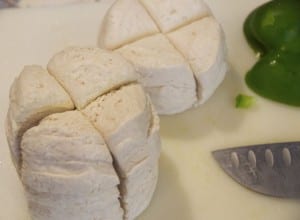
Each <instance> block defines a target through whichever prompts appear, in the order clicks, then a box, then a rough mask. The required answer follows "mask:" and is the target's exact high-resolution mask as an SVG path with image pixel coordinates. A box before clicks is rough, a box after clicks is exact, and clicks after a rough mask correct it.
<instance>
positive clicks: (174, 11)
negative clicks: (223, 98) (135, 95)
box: [99, 0, 227, 115]
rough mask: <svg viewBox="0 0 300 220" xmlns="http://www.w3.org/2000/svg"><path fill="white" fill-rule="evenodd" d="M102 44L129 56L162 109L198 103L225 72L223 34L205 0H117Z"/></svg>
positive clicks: (172, 110) (171, 110)
mask: <svg viewBox="0 0 300 220" xmlns="http://www.w3.org/2000/svg"><path fill="white" fill-rule="evenodd" d="M99 46H100V47H101V48H105V49H110V50H115V51H117V52H119V53H120V54H121V55H122V56H123V57H124V58H125V59H127V60H128V61H130V62H131V63H132V64H133V65H134V66H135V69H136V70H137V72H138V74H139V75H140V78H139V82H140V83H141V84H143V85H144V86H145V88H146V91H147V92H148V94H149V95H150V97H151V100H152V101H153V104H154V106H155V108H156V110H157V112H158V113H159V114H160V115H172V114H176V113H181V112H184V111H186V110H188V109H190V108H192V107H194V106H199V105H201V104H203V103H205V102H206V101H208V99H209V98H210V97H211V96H212V95H213V93H214V92H215V90H216V89H217V87H218V86H219V85H220V84H221V83H222V81H223V79H224V77H225V73H226V72H227V61H226V54H227V53H226V42H225V36H224V33H223V30H222V27H221V26H220V24H219V22H218V21H217V19H216V18H215V17H214V15H213V13H212V11H211V10H210V8H209V6H208V5H207V4H206V3H205V1H203V0H188V1H183V0H175V1H171V0H165V1H157V0H119V1H117V2H115V4H113V6H112V7H111V8H110V9H109V10H108V12H107V14H106V15H105V17H104V20H103V24H102V26H101V28H100V33H99Z"/></svg>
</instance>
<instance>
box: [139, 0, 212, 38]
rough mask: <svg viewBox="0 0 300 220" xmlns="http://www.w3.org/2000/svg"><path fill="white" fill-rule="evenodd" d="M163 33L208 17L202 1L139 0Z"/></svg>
mask: <svg viewBox="0 0 300 220" xmlns="http://www.w3.org/2000/svg"><path fill="white" fill-rule="evenodd" d="M140 1H141V2H142V4H143V5H144V6H145V8H146V9H147V11H148V12H149V14H150V15H151V17H152V18H153V19H154V20H155V22H156V24H157V25H158V26H159V28H160V30H161V31H162V32H163V33H167V32H170V31H172V30H174V29H177V28H179V27H182V26H184V25H187V24H189V23H191V22H193V21H196V20H199V19H201V18H203V17H205V16H208V15H209V14H210V13H211V12H210V9H209V7H208V6H207V5H206V3H205V2H204V1H202V0H184V1H183V0H140Z"/></svg>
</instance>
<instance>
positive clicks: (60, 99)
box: [6, 65, 74, 172]
mask: <svg viewBox="0 0 300 220" xmlns="http://www.w3.org/2000/svg"><path fill="white" fill-rule="evenodd" d="M73 108H74V105H73V103H72V101H71V99H70V97H69V96H68V95H67V93H66V92H65V91H64V90H63V88H62V87H61V86H60V85H59V84H58V83H57V82H56V81H55V79H54V78H53V77H52V76H51V75H49V73H48V72H47V71H46V70H45V69H43V68H42V67H40V66H36V65H33V66H26V67H24V69H23V70H22V72H21V73H20V75H19V77H18V78H16V79H15V81H14V83H13V85H12V86H11V89H10V105H9V110H8V113H7V118H6V135H7V140H8V144H9V147H10V151H11V157H12V161H13V162H14V165H15V166H16V169H17V171H18V172H19V171H20V167H19V166H20V141H21V137H22V135H23V133H24V132H25V131H26V130H27V129H28V128H30V127H32V126H33V125H34V124H36V123H37V122H38V121H39V120H41V119H42V118H44V117H45V116H47V115H49V114H52V113H55V112H62V111H66V110H71V109H73Z"/></svg>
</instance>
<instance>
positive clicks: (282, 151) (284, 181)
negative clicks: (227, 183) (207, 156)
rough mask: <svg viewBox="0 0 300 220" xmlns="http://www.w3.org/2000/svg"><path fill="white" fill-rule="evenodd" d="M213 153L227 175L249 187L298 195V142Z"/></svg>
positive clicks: (267, 192) (279, 194) (273, 193)
mask: <svg viewBox="0 0 300 220" xmlns="http://www.w3.org/2000/svg"><path fill="white" fill-rule="evenodd" d="M212 154H213V157H214V158H215V159H216V161H217V162H218V163H219V165H220V166H221V167H222V168H223V170H224V171H225V172H226V173H227V174H228V175H229V176H231V177H232V178H233V179H234V180H236V181H237V182H238V183H240V184H241V185H243V186H245V187H247V188H248V189H250V190H253V191H255V192H258V193H261V194H264V195H268V196H274V197H281V198H294V199H299V198H300V142H286V143H272V144H260V145H252V146H245V147H236V148H228V149H222V150H217V151H214V152H212Z"/></svg>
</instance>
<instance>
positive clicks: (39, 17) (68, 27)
mask: <svg viewBox="0 0 300 220" xmlns="http://www.w3.org/2000/svg"><path fill="white" fill-rule="evenodd" d="M263 2H266V1H262V0H253V1H248V0H241V1H235V0H227V1H226V5H225V6H224V1H222V0H210V1H209V5H210V7H211V8H212V11H213V12H214V14H215V16H216V17H217V19H218V20H219V21H220V22H221V24H222V25H223V27H224V30H225V34H226V39H227V43H228V53H229V54H228V55H229V61H230V65H231V69H230V72H229V74H228V75H227V76H226V78H225V81H224V83H223V85H222V86H221V87H220V88H219V89H217V91H216V93H215V95H213V96H212V98H211V99H210V100H209V101H208V102H207V103H205V104H204V105H203V106H202V107H201V109H195V110H190V111H188V112H186V113H184V114H181V115H178V116H172V117H162V119H161V135H162V155H161V159H160V168H159V179H158V185H157V189H156V192H155V194H154V198H153V200H152V202H151V204H150V206H149V207H148V208H147V210H146V211H145V212H144V213H143V214H142V215H141V216H139V217H138V218H137V220H153V219H173V220H182V219H186V220H199V219H200V220H201V219H203V220H207V219H209V220H210V219H211V220H218V219H224V220H253V219H255V220H266V219H272V220H283V219H286V220H299V216H300V210H299V205H300V204H299V202H298V201H293V200H286V199H274V198H269V197H264V196H260V195H258V194H256V193H252V192H250V191H248V190H246V189H244V188H243V187H241V186H240V185H238V184H237V183H235V182H234V181H232V180H231V179H230V178H228V176H227V175H226V174H224V173H223V171H221V170H220V169H219V167H218V166H217V164H216V163H215V161H214V160H213V159H212V157H211V154H210V152H211V151H212V150H214V149H220V148H225V147H232V146H241V145H248V144H254V143H265V142H274V141H278V142H279V141H280V142H281V141H293V140H299V130H300V115H299V109H298V108H290V107H286V106H284V105H280V104H275V103H272V102H270V101H267V100H264V99H262V98H259V97H257V96H255V94H253V93H251V92H250V91H249V90H248V89H247V88H246V87H245V85H244V82H243V77H244V73H245V71H246V70H248V69H249V68H250V67H251V66H252V65H253V64H254V63H255V57H254V54H253V52H252V51H251V49H250V48H249V46H248V45H247V43H246V42H245V40H244V37H243V33H242V31H241V30H242V22H243V20H244V19H245V18H246V16H247V15H248V13H249V12H250V11H251V10H253V9H254V8H255V7H257V6H258V5H260V4H262V3H263ZM110 3H111V1H110V0H102V1H101V2H100V3H97V4H91V5H90V4H87V5H80V6H75V5H74V6H70V7H64V8H55V9H54V8H53V9H26V10H22V9H21V10H5V11H3V10H2V11H1V10H0V17H1V19H0V28H1V37H0V48H1V50H0V70H1V73H2V74H1V75H0V84H1V86H0V103H1V109H2V111H0V123H1V124H2V125H3V124H4V120H5V116H6V109H7V108H8V92H9V86H10V84H11V83H12V81H13V79H14V78H15V77H16V76H17V74H18V73H19V72H20V71H21V69H22V68H23V66H24V65H26V64H30V63H38V64H43V66H45V65H46V64H47V63H48V60H49V58H50V57H51V56H52V55H53V54H54V53H55V52H57V51H59V50H61V49H62V48H64V47H66V46H71V45H82V46H85V45H92V46H93V45H96V42H97V36H98V30H99V29H98V27H99V25H100V23H101V18H102V16H103V13H104V11H106V9H107V8H108V7H109V5H110ZM78 14H85V15H86V16H83V17H80V16H78ZM45 24H47V25H45ZM78 27H80V28H78ZM33 39H34V40H33ZM241 91H242V92H245V93H247V94H250V95H254V96H255V97H256V99H257V105H256V106H255V107H254V108H252V109H249V110H247V111H241V110H237V109H235V108H234V101H233V100H234V98H235V96H236V94H238V93H240V92H241ZM4 134H5V133H4V128H3V126H0V141H1V142H0V143H1V147H0V183H1V187H0V198H1V199H0V207H1V208H0V210H1V212H0V219H1V220H2V219H4V220H6V219H12V220H19V219H21V220H29V215H28V210H27V207H26V201H25V197H24V192H23V188H22V186H21V184H20V181H19V180H18V177H17V174H16V172H15V170H14V167H13V164H12V162H11V159H10V155H9V150H8V147H7V142H6V137H5V135H4Z"/></svg>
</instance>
